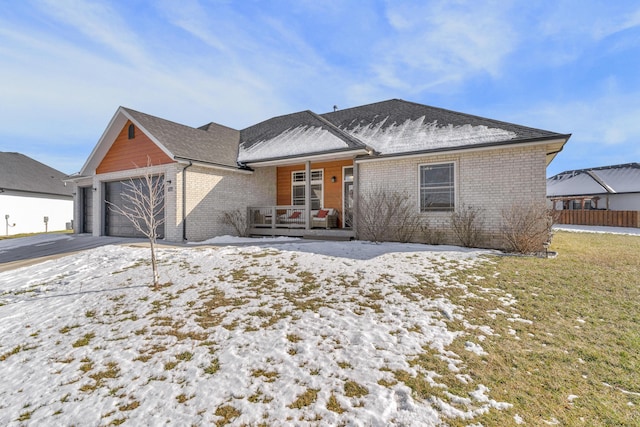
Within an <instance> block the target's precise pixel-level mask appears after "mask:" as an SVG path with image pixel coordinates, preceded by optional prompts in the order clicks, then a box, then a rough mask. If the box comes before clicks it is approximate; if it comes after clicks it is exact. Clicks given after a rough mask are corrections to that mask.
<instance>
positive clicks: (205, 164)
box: [174, 157, 253, 175]
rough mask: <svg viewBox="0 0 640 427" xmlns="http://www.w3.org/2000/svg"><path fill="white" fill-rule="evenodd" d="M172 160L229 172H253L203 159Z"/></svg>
mask: <svg viewBox="0 0 640 427" xmlns="http://www.w3.org/2000/svg"><path fill="white" fill-rule="evenodd" d="M174 160H175V161H176V162H178V163H179V164H181V165H193V166H202V167H205V168H210V169H221V170H225V171H229V172H237V173H242V174H246V175H251V174H252V173H253V171H252V170H247V169H240V168H234V167H232V166H226V165H220V164H217V163H209V162H204V161H199V160H189V159H184V158H181V157H174Z"/></svg>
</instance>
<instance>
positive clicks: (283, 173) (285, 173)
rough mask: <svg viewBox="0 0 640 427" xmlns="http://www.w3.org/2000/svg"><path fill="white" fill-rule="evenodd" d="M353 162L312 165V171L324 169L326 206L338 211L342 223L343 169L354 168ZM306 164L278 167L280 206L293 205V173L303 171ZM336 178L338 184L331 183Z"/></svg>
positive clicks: (344, 161) (343, 161) (278, 198)
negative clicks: (345, 167) (346, 167)
mask: <svg viewBox="0 0 640 427" xmlns="http://www.w3.org/2000/svg"><path fill="white" fill-rule="evenodd" d="M352 165H353V160H339V161H335V162H320V163H311V169H312V170H313V169H323V170H324V173H323V187H324V206H323V207H325V208H334V209H336V210H337V211H338V212H339V214H340V216H339V221H340V224H338V226H341V223H342V181H343V177H342V167H343V166H352ZM303 170H304V164H300V165H294V166H283V167H278V172H277V177H278V178H277V179H278V195H277V203H278V205H290V204H291V173H292V172H295V171H303ZM333 176H335V177H336V182H331V177H333Z"/></svg>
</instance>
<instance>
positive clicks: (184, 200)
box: [182, 160, 193, 242]
mask: <svg viewBox="0 0 640 427" xmlns="http://www.w3.org/2000/svg"><path fill="white" fill-rule="evenodd" d="M191 166H193V162H192V161H191V160H189V164H188V165H186V166H185V167H184V168H182V241H183V242H184V241H186V240H187V169H188V168H190V167H191Z"/></svg>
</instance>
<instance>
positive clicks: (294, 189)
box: [70, 99, 570, 247]
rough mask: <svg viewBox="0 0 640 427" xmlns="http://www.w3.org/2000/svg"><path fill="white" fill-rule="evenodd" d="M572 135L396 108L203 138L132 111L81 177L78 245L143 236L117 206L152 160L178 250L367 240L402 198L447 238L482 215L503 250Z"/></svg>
mask: <svg viewBox="0 0 640 427" xmlns="http://www.w3.org/2000/svg"><path fill="white" fill-rule="evenodd" d="M569 137H570V135H567V134H559V133H555V132H549V131H544V130H540V129H533V128H529V127H525V126H520V125H516V124H512V123H506V122H500V121H496V120H492V119H487V118H482V117H477V116H472V115H468V114H463V113H458V112H454V111H449V110H444V109H440V108H434V107H429V106H426V105H421V104H416V103H412V102H407V101H403V100H398V99H393V100H388V101H383V102H379V103H374V104H369V105H364V106H360V107H354V108H349V109H344V110H337V111H333V112H329V113H325V114H316V113H314V112H312V111H302V112H298V113H293V114H288V115H284V116H279V117H273V118H271V119H268V120H266V121H264V122H261V123H258V124H255V125H253V126H250V127H248V128H246V129H243V130H235V129H231V128H228V127H225V126H222V125H219V124H215V123H209V124H207V125H205V126H202V127H200V128H192V127H189V126H184V125H181V124H177V123H173V122H170V121H167V120H164V119H160V118H157V117H153V116H150V115H147V114H144V113H140V112H137V111H133V110H130V109H127V108H123V107H120V108H119V109H118V111H117V112H116V114H115V115H114V117H113V119H112V120H111V122H110V123H109V125H108V126H107V129H106V130H105V132H104V134H103V135H102V137H101V138H100V140H99V141H98V144H97V145H96V147H95V148H94V150H93V152H92V153H91V154H90V156H89V158H88V159H87V161H86V163H85V165H84V166H83V168H82V170H81V171H80V172H79V173H78V174H76V175H73V176H72V177H71V178H70V179H71V181H73V182H74V183H75V185H76V186H77V191H76V199H75V201H76V204H75V218H76V221H75V224H76V231H77V232H80V233H93V234H94V235H133V234H134V232H133V231H132V229H131V228H130V227H128V226H127V224H126V223H125V222H123V221H122V220H121V218H118V217H117V214H115V213H113V212H111V210H109V209H107V208H106V205H105V201H110V202H111V203H116V204H117V203H119V193H120V192H121V191H122V186H123V182H125V181H126V180H129V179H131V178H135V177H136V176H137V175H139V174H140V169H139V168H138V167H137V166H144V165H146V163H147V159H151V162H152V164H153V167H152V170H153V173H154V174H157V175H159V176H161V177H162V179H164V182H165V206H164V216H165V220H166V222H165V226H164V230H163V233H162V235H163V237H164V239H166V240H168V241H183V240H189V241H202V240H206V239H208V238H211V237H214V236H218V235H223V234H232V233H233V229H232V228H231V227H230V226H229V225H226V224H225V223H224V222H223V221H222V220H221V217H222V214H223V213H225V212H230V211H234V210H239V211H240V212H242V213H243V215H245V216H246V220H247V222H248V227H249V230H250V232H251V234H256V235H260V234H263V235H276V234H277V235H291V236H319V237H322V236H334V237H344V238H350V237H357V234H358V226H357V221H358V203H359V202H358V201H359V200H362V198H363V197H367V196H370V195H371V194H374V193H375V192H380V191H383V192H402V193H403V194H406V195H408V196H409V198H410V203H411V204H412V205H413V209H415V212H416V213H417V214H418V215H420V216H422V217H424V220H425V221H428V222H429V223H430V224H431V225H432V226H434V227H438V228H440V229H442V230H443V231H444V235H445V242H448V243H456V242H455V241H454V236H453V235H452V234H451V233H449V232H448V227H449V226H448V224H449V219H450V216H451V213H452V212H453V211H455V210H456V209H457V208H458V207H459V206H462V205H467V206H474V207H476V208H479V209H481V210H482V212H483V214H484V216H485V218H484V226H485V230H484V231H485V233H484V234H485V241H484V242H483V245H484V246H487V247H501V246H502V242H501V241H500V239H499V238H498V237H497V236H498V230H499V227H500V211H501V210H502V209H503V208H505V207H507V206H509V205H512V204H514V203H515V204H518V203H520V204H526V203H529V202H533V201H539V202H542V203H544V201H545V198H546V167H547V165H548V164H549V163H550V162H551V161H552V160H553V158H554V157H555V156H556V154H557V153H558V152H560V151H561V150H562V148H563V146H564V144H565V143H566V142H567V140H568V139H569Z"/></svg>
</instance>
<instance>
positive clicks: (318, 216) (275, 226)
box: [247, 205, 355, 240]
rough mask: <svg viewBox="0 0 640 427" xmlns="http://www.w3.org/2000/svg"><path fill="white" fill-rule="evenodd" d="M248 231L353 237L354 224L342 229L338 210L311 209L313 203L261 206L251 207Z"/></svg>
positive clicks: (265, 234)
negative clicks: (339, 224) (308, 204)
mask: <svg viewBox="0 0 640 427" xmlns="http://www.w3.org/2000/svg"><path fill="white" fill-rule="evenodd" d="M247 221H248V232H249V234H251V235H258V236H291V237H305V238H318V239H331V238H334V239H340V240H342V239H345V240H348V239H352V238H354V237H355V232H354V231H353V229H352V228H351V227H343V228H338V226H337V225H338V212H337V211H336V210H335V209H333V208H329V209H319V210H311V209H309V206H299V205H296V206H293V205H289V206H259V207H249V208H247Z"/></svg>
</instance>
